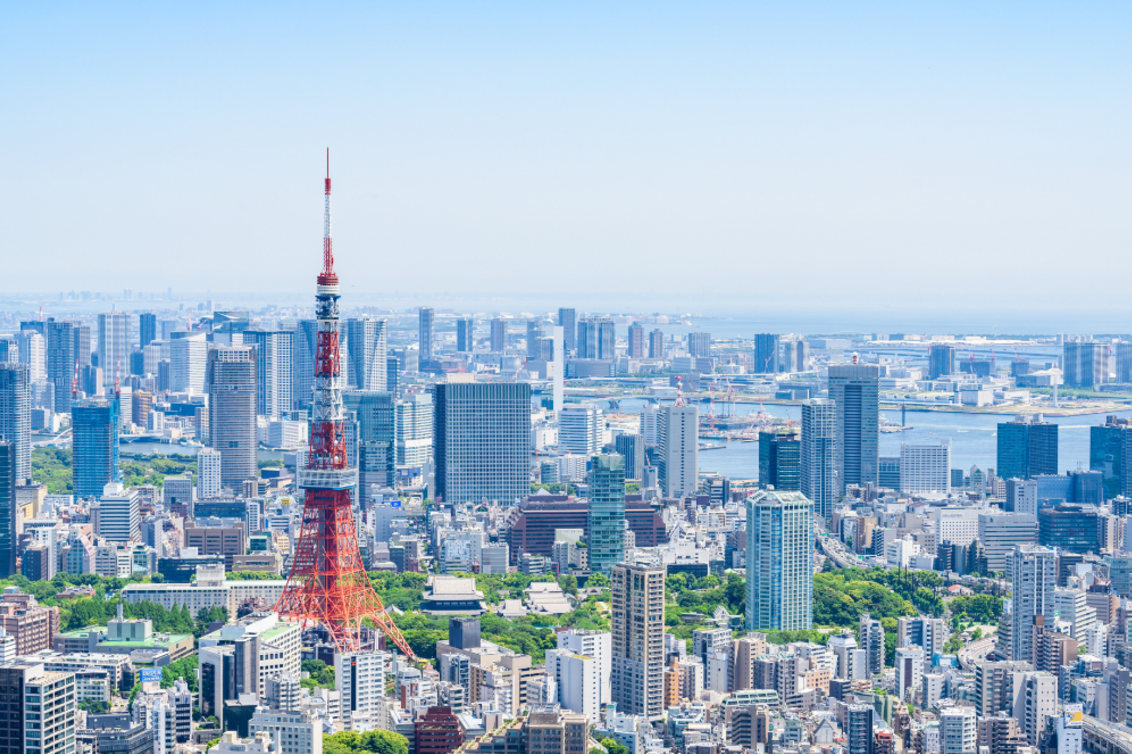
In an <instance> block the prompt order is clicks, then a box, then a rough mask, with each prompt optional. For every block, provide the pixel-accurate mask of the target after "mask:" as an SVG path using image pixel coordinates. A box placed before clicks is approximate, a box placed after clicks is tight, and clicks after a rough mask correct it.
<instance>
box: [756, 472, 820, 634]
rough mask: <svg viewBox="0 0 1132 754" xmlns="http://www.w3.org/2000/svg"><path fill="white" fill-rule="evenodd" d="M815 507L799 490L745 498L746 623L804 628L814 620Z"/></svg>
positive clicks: (772, 627)
mask: <svg viewBox="0 0 1132 754" xmlns="http://www.w3.org/2000/svg"><path fill="white" fill-rule="evenodd" d="M813 541H814V506H813V503H812V502H810V500H809V499H807V498H806V496H805V495H803V494H802V493H800V492H779V491H778V490H761V491H759V492H758V493H756V494H755V495H753V496H752V497H749V498H747V577H748V578H747V628H748V629H749V630H751V631H808V630H810V628H811V627H812V625H813V589H814V586H813Z"/></svg>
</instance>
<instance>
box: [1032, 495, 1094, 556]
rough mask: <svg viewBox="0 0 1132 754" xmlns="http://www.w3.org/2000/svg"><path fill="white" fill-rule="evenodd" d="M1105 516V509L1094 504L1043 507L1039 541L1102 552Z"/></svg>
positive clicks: (1043, 544)
mask: <svg viewBox="0 0 1132 754" xmlns="http://www.w3.org/2000/svg"><path fill="white" fill-rule="evenodd" d="M1101 515H1102V511H1101V509H1100V508H1097V507H1096V506H1093V505H1076V504H1073V503H1062V504H1061V505H1058V506H1055V507H1053V508H1042V509H1041V510H1040V511H1038V544H1040V545H1042V546H1044V547H1056V548H1057V549H1059V550H1065V551H1068V552H1075V553H1080V554H1086V553H1090V552H1091V553H1096V554H1098V555H1099V554H1100V552H1101V538H1100V529H1099V525H1100V523H1101V521H1100V518H1101ZM1106 549H1107V548H1106Z"/></svg>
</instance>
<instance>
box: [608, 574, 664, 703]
mask: <svg viewBox="0 0 1132 754" xmlns="http://www.w3.org/2000/svg"><path fill="white" fill-rule="evenodd" d="M612 575H613V676H612V678H611V692H612V697H613V702H614V704H616V705H617V709H618V710H619V711H621V712H624V713H626V714H630V715H644V716H645V717H647V718H648V719H650V720H659V719H660V718H662V717H663V716H664V711H665V710H664V575H665V567H664V566H662V565H657V566H643V565H630V564H627V563H618V564H617V565H615V566H613V574H612Z"/></svg>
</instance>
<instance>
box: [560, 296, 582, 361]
mask: <svg viewBox="0 0 1132 754" xmlns="http://www.w3.org/2000/svg"><path fill="white" fill-rule="evenodd" d="M558 324H559V326H560V327H561V328H562V347H563V348H564V349H565V350H566V352H567V353H570V352H571V351H573V350H574V349H575V348H577V343H578V339H577V333H578V310H577V309H572V308H564V307H559V309H558Z"/></svg>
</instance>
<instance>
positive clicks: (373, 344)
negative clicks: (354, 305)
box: [345, 317, 389, 390]
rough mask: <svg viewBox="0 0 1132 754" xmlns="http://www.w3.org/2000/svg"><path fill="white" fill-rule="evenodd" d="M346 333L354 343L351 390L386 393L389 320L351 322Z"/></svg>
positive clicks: (351, 347)
mask: <svg viewBox="0 0 1132 754" xmlns="http://www.w3.org/2000/svg"><path fill="white" fill-rule="evenodd" d="M345 329H346V338H347V340H349V341H350V386H351V387H356V388H357V389H358V390H385V389H386V388H387V382H386V379H385V368H386V363H387V360H388V358H389V357H388V355H387V353H386V350H387V343H386V339H387V337H388V336H387V335H386V323H385V320H384V319H371V318H369V317H365V318H362V319H351V320H347V321H346V328H345Z"/></svg>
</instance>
